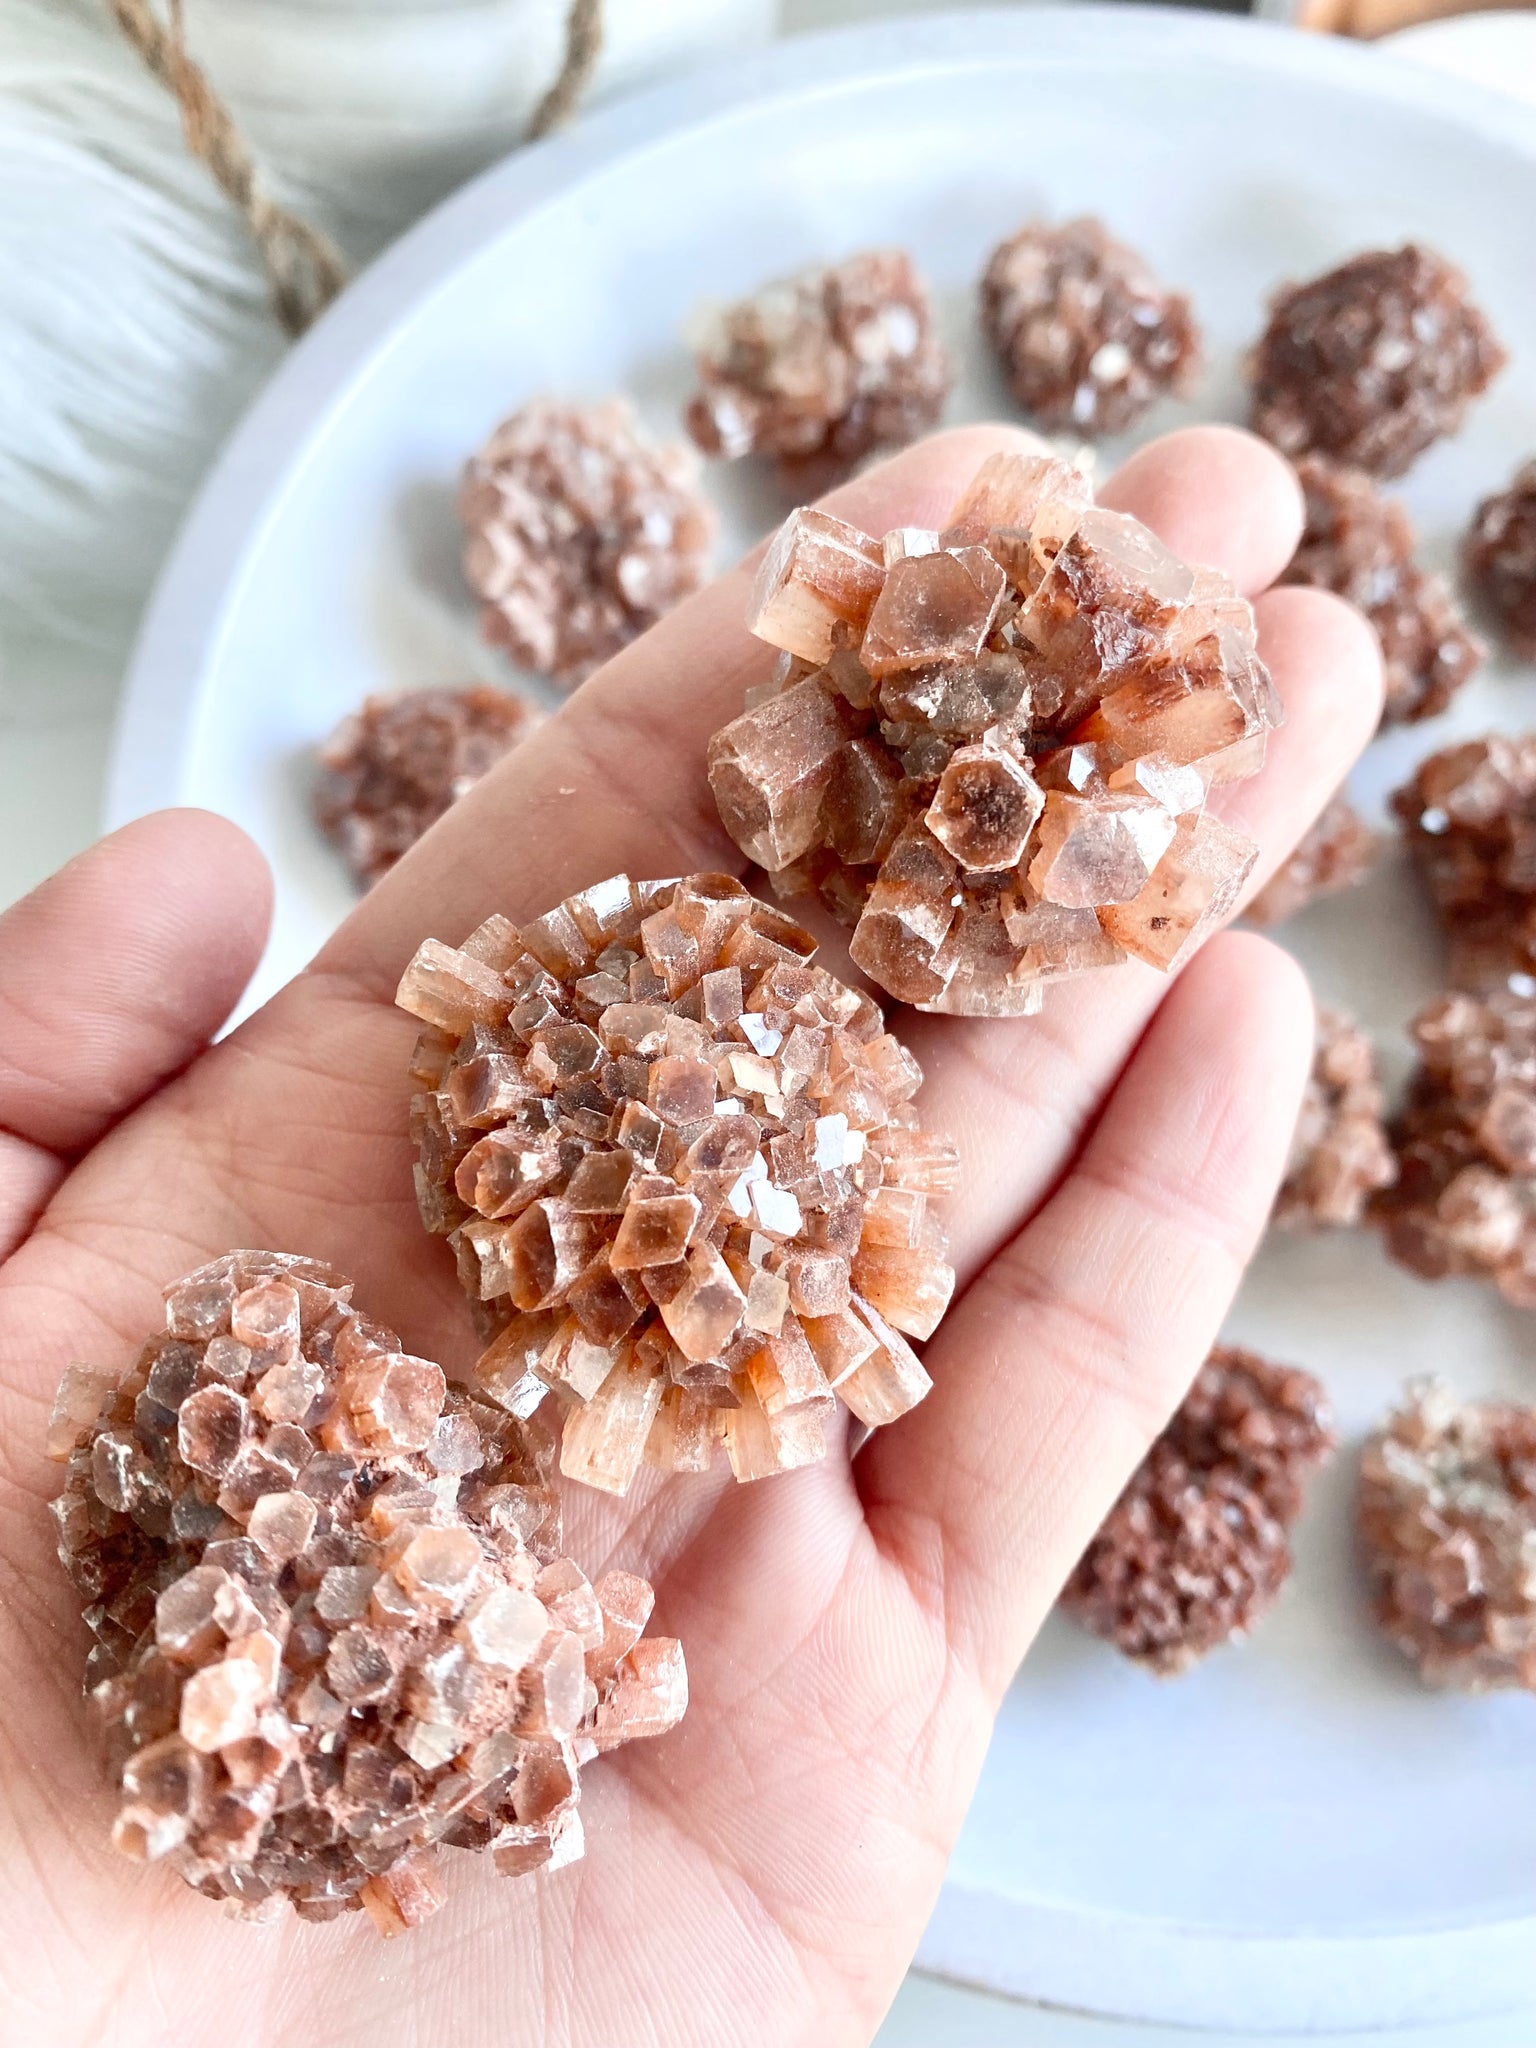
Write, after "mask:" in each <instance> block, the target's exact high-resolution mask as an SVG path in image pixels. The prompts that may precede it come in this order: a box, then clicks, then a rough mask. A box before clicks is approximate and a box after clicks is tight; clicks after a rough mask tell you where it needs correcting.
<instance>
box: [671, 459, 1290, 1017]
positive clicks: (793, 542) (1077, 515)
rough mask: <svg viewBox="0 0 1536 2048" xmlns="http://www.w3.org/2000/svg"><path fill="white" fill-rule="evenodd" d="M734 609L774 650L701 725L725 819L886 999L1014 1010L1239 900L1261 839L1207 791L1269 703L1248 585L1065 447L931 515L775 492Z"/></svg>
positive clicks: (1176, 956) (1178, 949)
mask: <svg viewBox="0 0 1536 2048" xmlns="http://www.w3.org/2000/svg"><path fill="white" fill-rule="evenodd" d="M748 623H749V624H750V626H751V628H752V630H753V631H754V632H755V633H756V634H757V635H758V636H759V637H760V638H761V639H764V640H766V641H767V642H768V643H769V644H770V645H771V646H774V647H777V648H779V649H781V650H782V658H781V661H780V664H779V669H778V674H777V677H776V679H775V682H774V684H773V685H772V686H771V687H770V688H769V689H768V690H766V691H765V692H763V693H761V694H760V695H758V696H757V698H756V700H755V701H753V702H752V703H751V704H750V705H749V708H748V709H747V710H746V711H744V712H743V713H742V715H741V716H740V717H739V718H736V719H733V720H732V721H731V723H730V724H729V725H727V726H725V727H724V728H723V729H722V730H721V731H720V732H717V733H716V734H715V736H714V738H713V739H712V740H711V741H710V745H709V775H710V782H711V784H712V786H713V788H714V792H715V798H716V802H717V803H718V805H719V808H720V815H721V818H722V819H723V820H724V822H725V826H726V829H727V830H728V831H729V833H730V834H731V837H732V838H733V839H734V840H735V841H736V843H737V844H738V845H739V846H740V847H741V848H742V850H743V851H744V852H745V853H747V854H748V855H750V857H751V858H752V859H753V860H755V861H757V862H758V863H759V864H760V865H761V866H762V867H764V868H766V869H767V870H768V871H769V873H770V875H771V876H772V877H773V880H774V883H775V886H776V887H777V888H778V890H779V891H780V893H781V894H784V895H787V896H790V897H793V896H794V895H796V894H815V895H819V896H820V897H821V899H822V900H823V901H824V902H825V903H826V904H827V905H828V906H829V907H830V908H831V909H832V910H833V911H834V913H835V914H837V915H838V916H839V917H841V918H842V919H843V921H844V922H846V923H848V924H851V925H852V926H853V927H854V935H853V939H852V942H851V951H852V954H853V957H854V959H855V960H856V961H857V963H858V964H859V966H860V967H862V968H863V969H864V971H865V973H866V974H868V975H869V976H870V977H871V979H872V980H874V981H875V982H877V983H878V984H879V985H880V986H881V987H882V988H884V989H886V990H888V991H889V993H890V994H892V995H893V996H897V997H899V998H900V999H901V1000H902V1001H904V1002H910V1003H915V1004H916V1005H917V1006H918V1007H919V1008H920V1009H924V1010H940V1011H952V1012H956V1013H959V1014H961V1015H967V1016H1020V1015H1025V1014H1027V1013H1029V1012H1031V1011H1033V1010H1036V1009H1038V1008H1039V1006H1040V1001H1041V995H1042V991H1043V989H1044V987H1045V985H1046V983H1047V982H1050V981H1055V980H1059V979H1061V978H1062V977H1064V976H1067V975H1072V974H1077V973H1080V972H1082V971H1084V970H1086V969H1088V968H1093V967H1104V966H1109V965H1111V964H1113V963H1115V962H1117V961H1120V960H1122V959H1124V958H1125V957H1126V956H1127V955H1128V954H1129V955H1132V956H1134V957H1136V958H1138V959H1142V960H1147V961H1150V962H1151V963H1152V964H1153V965H1154V966H1157V967H1161V968H1172V967H1175V966H1177V965H1178V964H1179V963H1180V962H1181V961H1183V960H1184V959H1186V958H1187V957H1188V955H1189V954H1190V953H1191V952H1192V951H1193V949H1194V948H1195V946H1196V945H1198V944H1199V942H1200V940H1201V939H1203V938H1204V937H1205V936H1206V934H1207V933H1208V932H1209V931H1211V930H1212V929H1213V928H1214V926H1215V925H1216V924H1217V923H1218V922H1219V921H1220V920H1221V919H1222V918H1224V917H1225V916H1226V915H1227V914H1228V912H1229V911H1230V910H1231V909H1232V908H1233V906H1234V905H1235V903H1236V900H1237V896H1238V892H1239V890H1240V889H1241V886H1242V883H1243V881H1244V879H1245V877H1246V876H1247V874H1248V872H1249V870H1250V868H1251V867H1252V865H1253V860H1254V849H1253V847H1252V846H1251V844H1250V843H1249V842H1248V841H1247V840H1246V839H1244V838H1243V837H1242V835H1241V834H1240V833H1237V832H1235V831H1233V830H1232V829H1231V827H1230V826H1227V825H1225V824H1223V823H1222V822H1221V820H1220V819H1219V818H1217V817H1216V816H1215V815H1214V813H1212V812H1211V811H1210V810H1208V809H1207V808H1206V796H1207V794H1208V792H1209V791H1210V790H1211V789H1212V788H1213V787H1215V786H1216V785H1218V784H1221V783H1225V782H1231V781H1234V780H1237V779H1239V778H1241V777H1243V776H1247V775H1251V774H1253V773H1254V772H1255V770H1256V769H1257V768H1258V767H1259V766H1260V765H1261V763H1262V761H1263V759H1264V748H1265V741H1266V738H1267V735H1268V732H1269V730H1270V728H1271V727H1272V726H1274V725H1275V724H1277V723H1278V722H1279V718H1280V707H1279V704H1278V700H1277V699H1276V697H1275V694H1274V690H1273V687H1272V685H1271V683H1270V680H1269V676H1268V673H1267V671H1266V670H1265V668H1264V665H1263V663H1262V662H1261V661H1260V660H1259V658H1258V656H1257V654H1256V652H1255V647H1254V637H1255V636H1254V624H1253V613H1252V610H1251V608H1250V607H1249V606H1248V605H1247V604H1246V603H1245V602H1244V601H1243V599H1241V598H1240V597H1238V596H1237V595H1236V593H1235V592H1234V591H1233V589H1232V587H1231V585H1230V584H1229V583H1228V582H1227V581H1226V579H1225V578H1224V577H1222V576H1219V575H1217V574H1216V573H1215V572H1214V571H1212V570H1206V569H1192V568H1190V567H1189V565H1188V564H1187V563H1185V562H1182V561H1180V560H1179V558H1178V557H1177V556H1176V555H1174V554H1172V553H1170V552H1169V550H1168V549H1167V548H1165V547H1164V546H1163V545H1162V543H1161V542H1160V541H1159V540H1158V539H1157V538H1156V536H1155V535H1153V534H1152V533H1151V532H1150V531H1149V530H1148V529H1147V528H1146V527H1145V526H1143V525H1141V523H1140V522H1139V521H1138V520H1135V519H1133V518H1131V517H1129V516H1128V515H1127V514H1125V513H1120V512H1107V511H1103V510H1100V509H1099V508H1097V507H1095V506H1094V505H1093V504H1092V503H1091V502H1090V493H1089V490H1088V486H1087V484H1086V482H1085V481H1084V479H1083V478H1082V476H1081V475H1080V474H1079V473H1078V472H1077V471H1076V470H1074V469H1072V468H1070V467H1068V466H1067V465H1066V464H1065V463H1062V462H1058V461H1053V460H1047V459H1044V458H1036V457H1031V456H1018V455H1004V456H994V457H993V458H992V460H991V461H989V462H988V463H987V464H985V465H984V467H983V468H982V470H981V471H980V473H979V474H978V476H977V477H976V479H975V480H974V482H973V483H972V485H971V487H970V488H969V489H968V490H967V491H966V492H965V494H964V496H963V497H962V498H961V500H960V502H959V503H958V504H957V505H956V506H955V508H954V510H953V512H952V513H951V515H950V522H949V525H948V526H947V528H946V529H945V530H944V531H943V532H929V531H926V530H918V529H915V528H911V527H903V528H899V529H897V531H895V532H894V533H889V534H887V535H886V537H885V539H884V541H883V542H881V541H877V540H874V539H872V538H871V537H870V536H869V535H868V534H864V533H859V532H857V531H856V530H855V529H854V528H852V527H850V526H846V525H844V524H843V522H842V521H840V520H837V519H834V518H832V517H830V516H829V515H828V514H827V513H824V512H816V511H800V512H796V513H794V514H793V515H792V516H791V518H790V519H789V521H788V522H787V524H786V525H785V527H784V528H783V530H782V531H781V532H780V534H779V536H778V538H777V540H776V541H775V543H774V545H773V548H772V549H771V551H770V553H769V554H768V556H767V558H766V560H765V561H764V563H763V566H762V569H761V571H760V573H759V576H758V580H757V586H756V589H755V591H754V594H753V598H752V605H751V612H750V616H749V620H748Z"/></svg>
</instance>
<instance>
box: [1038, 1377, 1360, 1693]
mask: <svg viewBox="0 0 1536 2048" xmlns="http://www.w3.org/2000/svg"><path fill="white" fill-rule="evenodd" d="M1333 1441H1334V1439H1333V1429H1332V1424H1331V1421H1330V1418H1329V1413H1328V1403H1327V1399H1326V1397H1325V1395H1324V1392H1323V1389H1322V1387H1321V1385H1320V1384H1319V1383H1318V1381H1317V1380H1315V1379H1314V1378H1313V1377H1312V1375H1311V1374H1310V1373H1307V1372H1302V1371H1301V1370H1299V1368H1297V1367H1294V1366H1283V1365H1272V1364H1270V1363H1269V1361H1268V1360H1266V1359H1263V1358H1260V1357H1258V1356H1257V1355H1256V1354H1255V1353H1254V1352H1252V1351H1240V1350H1238V1349H1237V1348H1236V1347H1234V1346H1231V1345H1218V1346H1217V1347H1216V1349H1215V1350H1214V1351H1213V1352H1212V1353H1211V1355H1210V1357H1209V1358H1208V1359H1207V1360H1206V1362H1205V1364H1204V1365H1203V1366H1202V1367H1201V1368H1200V1372H1199V1374H1198V1375H1197V1377H1196V1379H1195V1383H1194V1385H1193V1386H1192V1387H1191V1388H1190V1390H1189V1392H1188V1393H1187V1394H1186V1395H1185V1397H1184V1400H1183V1402H1182V1403H1181V1405H1180V1406H1179V1408H1178V1409H1177V1411H1176V1412H1175V1414H1174V1416H1173V1419H1172V1421H1171V1422H1170V1423H1169V1424H1168V1427H1167V1428H1166V1429H1165V1430H1164V1431H1163V1433H1162V1435H1161V1436H1160V1437H1159V1438H1158V1439H1157V1441H1156V1442H1155V1443H1154V1444H1153V1446H1152V1448H1151V1450H1150V1451H1148V1453H1147V1455H1146V1457H1145V1458H1144V1459H1143V1460H1142V1462H1141V1464H1140V1465H1139V1466H1138V1468H1137V1470H1136V1472H1135V1473H1134V1474H1133V1475H1132V1478H1131V1481H1130V1483H1129V1485H1128V1486H1127V1487H1126V1489H1125V1491H1124V1493H1122V1494H1121V1496H1120V1498H1119V1500H1118V1501H1116V1503H1115V1505H1114V1506H1113V1507H1112V1508H1111V1509H1110V1511H1109V1513H1108V1515H1107V1516H1106V1517H1105V1519H1104V1523H1103V1526H1102V1527H1101V1528H1100V1530H1099V1533H1098V1534H1097V1535H1096V1536H1095V1537H1094V1539H1093V1541H1092V1542H1091V1543H1090V1544H1089V1546H1088V1548H1087V1550H1086V1551H1085V1552H1084V1553H1083V1556H1082V1558H1081V1559H1080V1560H1079V1562H1078V1564H1077V1567H1076V1569H1075V1570H1074V1571H1073V1573H1072V1576H1071V1578H1070V1579H1068V1581H1067V1583H1066V1586H1065V1588H1064V1589H1063V1592H1062V1595H1061V1602H1062V1605H1063V1607H1065V1608H1066V1610H1067V1611H1068V1613H1070V1614H1072V1615H1074V1616H1076V1618H1077V1619H1078V1620H1079V1621H1080V1622H1082V1623H1083V1625H1084V1626H1085V1627H1086V1628H1089V1629H1091V1630H1092V1631H1093V1633H1094V1634H1095V1635H1097V1636H1102V1637H1103V1638H1104V1639H1105V1641H1106V1642H1110V1643H1113V1644H1114V1646H1115V1648H1116V1649H1117V1650H1119V1651H1120V1652H1121V1653H1122V1654H1123V1655H1125V1656H1127V1657H1130V1658H1133V1659H1134V1660H1135V1661H1136V1662H1137V1663H1139V1664H1146V1665H1148V1666H1150V1668H1151V1669H1152V1670H1154V1671H1157V1672H1160V1673H1162V1674H1164V1675H1165V1676H1166V1675H1171V1674H1172V1673H1175V1672H1179V1671H1184V1670H1187V1669H1188V1667H1189V1666H1190V1665H1191V1664H1193V1663H1195V1662H1197V1661H1198V1659H1199V1658H1201V1657H1203V1656H1204V1655H1205V1654H1206V1652H1207V1651H1208V1650H1214V1649H1216V1648H1217V1647H1218V1646H1219V1645H1220V1644H1222V1643H1225V1642H1230V1641H1231V1639H1232V1638H1233V1637H1234V1636H1242V1635H1245V1634H1246V1633H1247V1631H1248V1629H1249V1628H1250V1627H1251V1626H1252V1625H1253V1623H1254V1622H1255V1621H1256V1620H1257V1619H1258V1617H1259V1616H1260V1615H1261V1614H1262V1613H1263V1612H1264V1610H1265V1609H1266V1608H1267V1607H1268V1606H1269V1605H1270V1603H1271V1601H1272V1600H1273V1599H1274V1598H1275V1595H1276V1594H1277V1593H1278V1592H1279V1591H1280V1588H1281V1587H1282V1586H1283V1585H1284V1583H1285V1581H1286V1580H1287V1578H1289V1576H1290V1571H1291V1544H1290V1528H1291V1525H1292V1523H1293V1522H1294V1521H1295V1520H1296V1517H1297V1516H1298V1515H1299V1514H1300V1512H1301V1506H1302V1497H1303V1493H1304V1489H1305V1484H1306V1481H1307V1479H1308V1478H1309V1476H1310V1474H1311V1472H1312V1469H1313V1467H1314V1466H1316V1465H1318V1464H1320V1463H1321V1462H1322V1460H1323V1459H1324V1458H1325V1457H1326V1456H1327V1454H1328V1453H1329V1451H1331V1450H1332V1448H1333Z"/></svg>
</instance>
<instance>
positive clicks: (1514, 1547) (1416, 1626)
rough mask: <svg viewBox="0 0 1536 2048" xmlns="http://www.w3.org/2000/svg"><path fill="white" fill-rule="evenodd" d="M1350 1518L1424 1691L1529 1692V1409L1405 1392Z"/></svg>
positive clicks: (1535, 1591) (1384, 1617) (1437, 1384)
mask: <svg viewBox="0 0 1536 2048" xmlns="http://www.w3.org/2000/svg"><path fill="white" fill-rule="evenodd" d="M1357 1516H1358V1522H1359V1529H1360V1540H1361V1546H1362V1549H1363V1550H1364V1553H1365V1563H1366V1570H1367V1572H1368V1574H1369V1577H1370V1580H1371V1585H1372V1589H1373V1593H1374V1604H1375V1612H1376V1620H1377V1623H1378V1625H1379V1626H1380V1628H1381V1629H1382V1630H1383V1631H1384V1633H1385V1634H1386V1635H1387V1636H1389V1637H1390V1638H1391V1640H1392V1641H1393V1642H1394V1643H1395V1644H1396V1645H1397V1647H1398V1648H1399V1649H1400V1650H1401V1651H1402V1653H1403V1655H1404V1656H1405V1657H1407V1658H1409V1659H1411V1660H1412V1662H1413V1663H1414V1664H1415V1665H1417V1667H1418V1670H1419V1673H1420V1675H1421V1676H1422V1677H1423V1678H1424V1679H1425V1680H1426V1682H1427V1683H1428V1684H1430V1685H1443V1686H1454V1687H1457V1688H1459V1689H1460V1690H1461V1691H1463V1692H1487V1691H1489V1690H1491V1689H1492V1688H1493V1687H1496V1686H1521V1687H1524V1688H1525V1690H1526V1691H1528V1692H1536V1571H1533V1569H1532V1558H1533V1556H1536V1408H1529V1407H1522V1406H1519V1405H1517V1404H1516V1403H1515V1402H1513V1401H1459V1400H1458V1399H1457V1398H1456V1396H1455V1395H1454V1394H1453V1393H1452V1391H1451V1389H1450V1388H1449V1387H1447V1386H1446V1385H1445V1384H1444V1382H1443V1381H1438V1380H1420V1381H1418V1382H1416V1383H1414V1384H1413V1385H1410V1386H1409V1387H1408V1389H1407V1391H1406V1394H1405V1397H1404V1399H1403V1402H1402V1405H1401V1406H1400V1407H1399V1408H1397V1409H1396V1410H1395V1411H1394V1413H1393V1414H1391V1415H1390V1416H1389V1417H1388V1418H1387V1421H1386V1423H1385V1424H1384V1426H1383V1427H1382V1428H1381V1429H1379V1430H1378V1431H1377V1432H1376V1434H1375V1435H1374V1436H1373V1437H1372V1438H1371V1439H1370V1441H1369V1442H1368V1443H1367V1444H1366V1446H1365V1450H1364V1452H1363V1453H1362V1455H1361V1460H1360V1493H1359V1500H1358V1505H1357Z"/></svg>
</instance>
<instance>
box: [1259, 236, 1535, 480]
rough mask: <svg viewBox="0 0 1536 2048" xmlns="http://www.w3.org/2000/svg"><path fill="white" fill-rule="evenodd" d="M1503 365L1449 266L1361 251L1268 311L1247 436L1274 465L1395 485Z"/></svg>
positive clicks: (1433, 258)
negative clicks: (1319, 462)
mask: <svg viewBox="0 0 1536 2048" xmlns="http://www.w3.org/2000/svg"><path fill="white" fill-rule="evenodd" d="M1506 360H1507V358H1506V356H1505V352H1504V350H1503V348H1502V347H1501V345H1500V343H1499V341H1498V338H1497V336H1496V335H1495V334H1494V332H1493V329H1492V328H1491V327H1490V326H1489V324H1488V322H1487V320H1486V319H1485V318H1484V316H1483V315H1482V313H1480V312H1479V311H1478V309H1477V307H1476V306H1475V305H1474V304H1473V303H1472V300H1471V298H1470V296H1469V294H1468V287H1467V280H1466V278H1465V277H1464V276H1463V275H1462V273H1461V272H1460V271H1459V270H1458V269H1457V268H1456V266H1455V264H1453V263H1448V262H1447V261H1446V260H1445V258H1444V257H1443V256H1440V255H1438V254H1437V253H1436V252H1435V251H1434V250H1433V249H1426V248H1424V247H1423V246H1422V245H1420V244H1418V243H1414V242H1409V243H1407V244H1405V245H1404V247H1402V248H1401V249H1371V250H1367V251H1366V252H1365V253H1364V254H1363V255H1360V256H1353V257H1351V258H1350V259H1349V261H1348V262H1347V263H1341V264H1339V265H1338V267H1337V268H1336V269H1334V270H1330V271H1327V272H1326V273H1325V274H1324V275H1323V276H1321V277H1314V278H1309V279H1308V280H1307V281H1306V282H1305V283H1303V284H1293V285H1287V286H1286V287H1285V289H1284V290H1282V291H1280V292H1277V293H1276V294H1275V296H1274V298H1273V299H1272V300H1271V301H1270V309H1269V324H1268V326H1267V327H1266V328H1265V329H1264V332H1263V334H1262V336H1261V337H1260V339H1259V342H1258V345H1257V346H1256V348H1255V349H1254V351H1253V354H1252V356H1251V357H1250V359H1249V364H1248V373H1249V377H1250V379H1251V381H1252V385H1253V425H1254V429H1255V431H1256V432H1258V433H1260V434H1262V435H1263V436H1264V437H1265V439H1266V440H1268V441H1273V442H1274V444H1275V446H1276V447H1277V448H1279V449H1280V450H1281V452H1282V453H1283V454H1286V455H1290V456H1298V455H1327V456H1331V457H1332V458H1333V460H1334V461H1336V462H1343V463H1348V464H1351V465H1352V466H1353V467H1355V468H1357V469H1364V470H1368V471H1369V472H1370V474H1371V475H1372V476H1378V477H1393V476H1401V475H1402V473H1403V471H1404V470H1405V469H1407V468H1408V467H1409V465H1410V464H1411V463H1412V462H1413V461H1414V459H1415V458H1416V457H1417V456H1419V455H1421V454H1422V453H1423V451H1424V450H1425V449H1426V448H1428V447H1429V446H1430V444H1431V443H1432V442H1434V441H1438V440H1439V439H1440V437H1441V435H1442V434H1450V433H1454V432H1455V430H1456V429H1457V427H1459V426H1460V424H1461V422H1462V418H1463V416H1464V415H1465V413H1466V410H1467V407H1468V406H1469V405H1470V404H1471V402H1472V400H1473V399H1474V398H1476V397H1478V396H1479V395H1480V394H1481V393H1482V392H1483V391H1485V390H1486V389H1487V387H1488V386H1489V384H1491V383H1492V381H1493V379H1494V378H1495V376H1497V374H1498V372H1499V371H1500V370H1501V369H1502V368H1503V367H1504V364H1505V361H1506Z"/></svg>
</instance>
